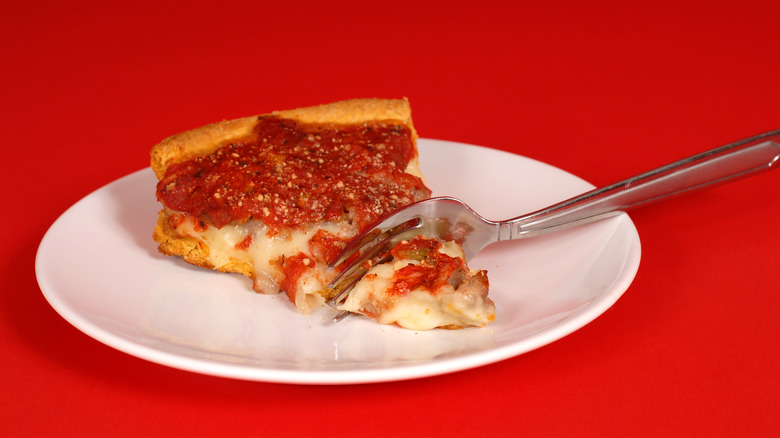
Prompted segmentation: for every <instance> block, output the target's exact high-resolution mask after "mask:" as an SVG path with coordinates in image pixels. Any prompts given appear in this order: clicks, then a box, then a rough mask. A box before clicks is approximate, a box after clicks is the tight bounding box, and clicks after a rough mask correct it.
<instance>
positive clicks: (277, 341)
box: [36, 139, 640, 384]
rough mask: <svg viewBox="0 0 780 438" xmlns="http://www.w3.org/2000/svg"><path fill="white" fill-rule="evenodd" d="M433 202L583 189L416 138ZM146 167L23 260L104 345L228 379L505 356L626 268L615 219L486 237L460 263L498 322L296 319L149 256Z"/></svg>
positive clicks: (305, 378)
mask: <svg viewBox="0 0 780 438" xmlns="http://www.w3.org/2000/svg"><path fill="white" fill-rule="evenodd" d="M419 150H420V162H421V163H422V171H423V173H424V174H425V175H426V179H427V181H428V184H429V186H430V187H431V188H432V189H433V192H434V195H435V196H440V195H450V196H455V197H457V198H460V199H462V200H464V201H465V202H466V203H468V204H469V205H471V206H472V207H473V208H474V209H475V210H477V211H478V212H480V213H481V214H482V215H483V216H485V217H487V218H489V219H508V218H511V217H515V216H518V215H520V214H523V213H526V212H530V211H533V210H537V209H539V208H542V207H544V206H546V205H549V204H552V203H555V202H558V201H561V200H564V199H566V198H569V197H571V196H574V195H577V194H579V193H582V192H584V191H587V190H590V189H591V188H592V186H591V185H590V184H588V183H587V182H585V181H583V180H581V179H579V178H577V177H575V176H573V175H571V174H569V173H566V172H564V171H562V170H559V169H557V168H554V167H552V166H549V165H546V164H544V163H540V162H538V161H534V160H531V159H528V158H525V157H522V156H519V155H513V154H509V153H506V152H501V151H497V150H493V149H488V148H482V147H478V146H471V145H465V144H461V143H453V142H446V141H439V140H428V139H420V140H419ZM156 182H157V180H156V178H155V177H154V174H153V173H152V171H151V170H150V169H145V170H141V171H138V172H136V173H133V174H131V175H128V176H126V177H124V178H122V179H119V180H117V181H115V182H113V183H111V184H108V185H106V186H105V187H103V188H101V189H99V190H97V191H95V192H94V193H92V194H90V195H89V196H87V197H85V198H84V199H82V200H81V201H79V202H78V203H76V204H75V205H73V206H72V207H71V208H70V209H68V211H66V212H65V213H64V214H63V215H62V216H61V217H60V218H59V219H58V220H57V221H56V222H55V223H54V224H53V225H52V226H51V228H50V229H49V231H48V232H47V233H46V235H45V236H44V238H43V240H42V242H41V245H40V248H39V250H38V255H37V259H36V273H37V276H38V282H39V284H40V286H41V290H42V291H43V294H44V295H45V297H46V299H47V300H48V301H49V303H50V304H51V305H52V306H53V307H54V309H55V310H56V311H57V312H59V314H60V315H62V316H63V317H64V318H65V319H66V320H67V321H68V322H70V323H71V324H73V325H74V326H75V327H76V328H78V329H79V330H81V331H83V332H84V333H86V334H88V335H89V336H92V337H93V338H95V339H97V340H98V341H100V342H103V343H105V344H107V345H109V346H111V347H113V348H116V349H118V350H121V351H124V352H126V353H128V354H131V355H134V356H137V357H140V358H143V359H146V360H149V361H152V362H156V363H159V364H163V365H167V366H171V367H175V368H179V369H184V370H189V371H193V372H198V373H203V374H209V375H215V376H223V377H231V378H237V379H246V380H257V381H268V382H286V383H305V384H347V383H366V382H380V381H392V380H401V379H411V378H419V377H424V376H432V375H437V374H442V373H449V372H453V371H458V370H464V369H468V368H472V367H476V366H480V365H485V364H489V363H493V362H496V361H499V360H503V359H506V358H509V357H513V356H516V355H519V354H522V353H525V352H527V351H530V350H532V349H535V348H538V347H541V346H543V345H545V344H548V343H550V342H553V341H555V340H557V339H560V338H561V337H563V336H566V335H567V334H569V333H572V332H573V331H575V330H577V329H579V328H580V327H582V326H584V325H585V324H587V323H588V322H590V321H592V320H593V319H595V318H596V317H598V316H599V315H600V314H601V313H603V312H604V311H605V310H606V309H608V308H609V307H610V306H611V305H612V304H613V303H614V302H615V301H616V300H617V299H618V298H619V297H620V296H621V295H622V294H623V292H625V290H626V289H627V288H628V286H629V284H630V283H631V281H632V280H633V278H634V275H635V274H636V271H637V269H638V267H639V259H640V244H639V236H638V235H637V232H636V228H635V227H634V225H633V223H632V222H631V220H630V219H629V218H628V216H627V215H625V214H624V215H619V216H616V217H613V218H611V219H607V220H604V221H601V222H597V223H592V224H588V225H584V226H581V227H579V228H574V229H568V230H564V231H560V232H557V233H553V234H548V235H544V236H539V237H535V238H530V239H525V240H518V241H512V242H500V243H498V244H495V245H492V246H490V247H488V248H487V249H485V250H483V252H482V253H480V254H479V255H478V256H477V257H475V258H474V259H473V260H472V261H471V262H470V265H471V267H472V268H481V269H487V271H488V277H489V279H490V296H491V298H492V299H493V300H494V301H495V303H496V307H497V311H496V321H495V322H493V323H491V324H489V325H488V326H486V327H484V328H481V329H477V328H469V329H464V330H433V331H427V332H418V331H410V330H405V329H401V328H398V327H394V326H383V325H379V324H376V323H374V322H371V321H368V320H367V319H365V318H361V317H350V318H347V319H346V320H344V321H342V322H340V323H337V324H334V323H333V322H331V318H332V316H333V315H334V311H332V310H331V309H329V308H324V309H322V310H319V311H317V312H316V313H314V314H312V315H308V316H303V315H300V314H298V313H296V311H295V309H294V308H293V306H292V305H291V304H290V303H289V302H287V299H286V297H285V296H284V295H276V296H266V295H259V294H256V293H253V292H252V288H251V281H250V280H249V279H247V278H245V277H243V276H240V275H233V274H223V273H218V272H213V271H208V270H204V269H200V268H196V267H193V266H190V265H188V264H186V263H183V262H182V261H181V260H179V259H177V258H174V257H166V256H163V255H161V254H159V253H158V252H157V247H156V243H155V242H154V241H152V238H151V234H152V228H153V227H154V224H155V221H156V215H157V211H158V210H159V209H160V206H159V204H158V203H157V201H156V199H155V196H154V190H155V184H156Z"/></svg>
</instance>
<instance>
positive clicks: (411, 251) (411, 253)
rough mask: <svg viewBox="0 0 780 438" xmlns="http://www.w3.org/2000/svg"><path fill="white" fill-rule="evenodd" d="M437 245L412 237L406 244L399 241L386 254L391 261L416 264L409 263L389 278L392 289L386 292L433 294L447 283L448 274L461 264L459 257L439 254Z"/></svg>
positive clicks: (431, 241)
mask: <svg viewBox="0 0 780 438" xmlns="http://www.w3.org/2000/svg"><path fill="white" fill-rule="evenodd" d="M441 247H442V244H441V242H439V241H438V240H434V239H427V238H424V237H422V236H416V237H415V238H414V239H412V240H409V241H402V242H399V243H398V244H397V245H395V246H394V247H393V249H392V250H391V251H390V254H392V255H393V257H394V258H395V259H401V260H403V259H407V260H415V261H419V262H420V263H409V264H408V265H406V266H405V267H403V268H401V269H399V270H398V271H396V272H395V274H394V275H393V287H392V288H391V289H390V290H389V291H388V292H389V293H392V294H397V295H407V294H408V293H409V292H411V291H413V290H414V289H417V288H418V287H423V288H425V289H426V290H429V291H431V292H433V293H434V294H435V293H436V292H437V291H439V290H440V289H441V287H442V286H444V285H445V284H449V279H450V277H452V274H453V273H454V272H455V271H457V270H458V268H462V266H463V265H464V264H465V263H464V261H463V259H461V258H459V257H450V256H449V255H447V254H444V253H442V252H439V249H440V248H441Z"/></svg>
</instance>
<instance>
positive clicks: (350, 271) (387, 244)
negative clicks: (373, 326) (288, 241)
mask: <svg viewBox="0 0 780 438" xmlns="http://www.w3.org/2000/svg"><path fill="white" fill-rule="evenodd" d="M421 224H422V219H420V218H418V217H416V218H413V219H410V220H408V221H406V222H404V223H402V224H400V225H396V226H394V227H392V228H389V229H387V230H384V231H380V229H379V228H377V227H374V228H371V229H369V230H367V231H364V232H363V233H361V234H360V235H358V236H357V237H355V239H353V240H352V242H351V243H350V244H349V245H347V247H346V248H344V250H343V251H341V253H339V254H338V255H337V256H336V257H335V258H334V260H333V261H331V263H330V267H333V266H338V265H339V264H341V263H344V261H346V260H349V259H351V258H353V257H354V256H355V255H358V257H357V258H355V259H354V260H352V261H351V262H350V263H349V264H348V265H347V266H346V267H344V269H343V270H342V271H341V273H339V275H337V276H336V278H334V279H333V281H331V282H330V284H328V287H329V288H331V289H333V290H334V291H335V295H334V296H333V297H332V298H331V299H329V300H328V304H329V305H330V306H332V307H336V306H338V305H339V304H340V303H342V302H343V301H344V300H346V299H347V296H349V293H350V292H351V291H352V289H353V288H354V287H355V284H357V282H358V281H360V279H361V278H363V275H365V273H366V272H367V271H368V269H370V268H371V266H373V265H375V264H379V263H386V262H389V261H390V260H392V256H390V255H389V250H390V249H391V248H392V246H393V245H394V244H395V243H396V241H397V240H400V237H401V236H402V235H405V234H406V233H408V232H409V231H412V230H414V229H415V228H418V227H419V226H420V225H421ZM342 313H343V312H342ZM342 313H340V314H339V315H337V316H336V318H334V320H340V319H343V318H344V316H346V315H342Z"/></svg>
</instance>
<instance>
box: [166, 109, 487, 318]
mask: <svg viewBox="0 0 780 438" xmlns="http://www.w3.org/2000/svg"><path fill="white" fill-rule="evenodd" d="M416 140H417V132H416V131H415V129H414V126H413V124H412V119H411V110H410V107H409V103H408V101H407V100H406V99H403V100H400V99H399V100H390V99H356V100H348V101H341V102H335V103H331V104H327V105H320V106H314V107H306V108H300V109H295V110H287V111H277V112H273V113H270V114H265V115H260V116H254V117H246V118H241V119H236V120H231V121H224V122H219V123H215V124H211V125H207V126H204V127H201V128H198V129H195V130H192V131H188V132H184V133H181V134H178V135H174V136H172V137H169V138H167V139H165V140H163V141H162V142H161V143H160V144H158V145H156V146H154V147H153V148H152V151H151V166H152V169H153V170H154V172H155V174H156V175H157V177H158V179H159V182H158V184H157V190H156V193H157V199H158V201H159V202H160V203H161V204H162V206H163V208H162V210H161V211H160V213H159V215H158V220H157V225H156V227H155V229H154V239H155V241H157V242H158V243H159V250H160V251H161V252H162V253H164V254H168V255H174V256H179V257H181V258H182V259H183V260H184V261H186V262H188V263H191V264H194V265H197V266H201V267H203V268H207V269H213V270H216V271H222V272H235V273H239V274H243V275H246V276H247V277H249V278H251V279H252V280H253V289H254V290H255V291H257V292H260V293H266V294H276V293H280V292H284V293H286V294H287V296H288V297H289V299H290V301H291V302H292V303H293V304H294V306H295V307H296V308H297V309H298V310H299V311H300V312H302V313H304V314H307V313H310V312H311V311H313V310H315V309H317V308H319V307H321V306H322V305H323V304H324V303H325V301H326V299H328V298H329V297H330V296H332V294H333V293H334V291H333V290H332V289H330V288H329V287H328V286H327V285H328V283H329V282H330V281H331V280H332V279H333V278H334V277H335V276H336V275H337V273H338V272H339V270H340V269H343V266H344V265H341V266H337V267H336V268H334V269H329V268H328V261H329V260H331V259H332V258H334V257H335V255H336V254H337V253H338V252H339V251H340V250H341V249H343V248H344V247H345V246H346V244H347V243H348V242H349V241H350V239H351V238H352V237H354V236H355V235H357V234H358V233H359V232H360V231H361V230H363V229H364V228H365V227H367V226H369V225H370V224H371V223H372V222H374V221H375V220H377V219H378V218H380V217H382V216H384V215H385V214H387V213H389V212H391V211H393V210H395V209H397V208H399V207H402V206H405V205H408V204H410V203H413V202H415V201H418V200H421V199H425V198H427V197H429V196H430V193H431V192H430V190H429V189H428V188H427V187H426V185H425V181H424V179H423V176H422V175H421V173H420V171H419V167H418V154H417V144H416ZM453 245H454V244H451V243H446V244H443V246H442V247H446V248H449V249H448V250H445V251H443V253H446V252H447V251H450V252H449V253H448V254H450V253H452V251H456V249H459V248H457V245H455V248H453V247H452V246H453ZM436 252H440V251H439V250H437V251H436ZM409 254H411V252H408V253H404V254H401V253H400V252H399V253H398V254H396V255H397V256H398V257H397V258H396V259H394V262H393V264H388V265H387V266H386V267H385V269H390V270H392V271H398V272H402V271H403V272H405V273H406V272H407V271H411V270H412V269H411V268H409V269H406V270H405V271H404V268H403V266H401V261H402V260H407V259H406V258H405V257H406V256H408V255H409ZM430 254H433V252H430ZM418 258H419V257H418ZM455 258H457V256H456V257H455ZM434 259H436V260H438V259H437V258H436V257H433V258H430V260H428V261H427V262H426V261H425V260H423V259H422V258H419V260H415V259H414V257H412V258H409V259H408V261H407V264H406V265H404V266H407V265H410V264H416V265H421V266H422V265H423V264H425V263H429V262H433V261H434ZM442 260H443V257H442ZM460 260H461V262H462V260H463V259H462V257H461V258H460ZM429 264H430V263H429ZM433 266H434V267H435V266H437V265H436V264H434V265H433ZM441 266H445V265H441ZM447 266H449V265H447ZM375 268H376V269H379V268H380V267H379V266H377V267H375ZM420 269H421V268H420ZM388 272H389V271H388ZM446 272H447V273H449V274H448V280H447V281H448V283H447V284H449V285H450V288H453V291H450V290H449V289H447V291H446V292H445V291H444V289H446V288H441V287H439V286H442V284H441V282H440V281H439V280H437V281H434V282H432V283H420V284H417V285H416V286H415V288H411V289H410V288H409V287H407V286H405V287H406V288H407V289H409V290H408V291H407V290H406V289H404V292H401V291H400V290H395V291H392V292H388V291H385V295H383V297H384V298H382V296H380V294H377V293H374V294H373V295H371V296H372V297H373V298H371V299H372V300H374V302H378V301H377V300H384V302H385V304H384V305H374V307H372V309H374V310H372V311H371V312H368V311H365V309H363V310H362V311H361V310H360V309H361V308H358V307H355V311H356V312H357V313H362V314H364V315H366V316H368V317H369V318H372V319H374V320H376V321H378V322H381V323H393V324H398V325H400V326H403V327H407V328H412V329H428V328H434V327H449V328H455V327H465V326H471V325H477V326H481V325H484V324H485V323H487V322H489V321H490V320H492V318H493V314H494V313H493V307H492V306H493V303H492V302H491V301H490V300H489V299H487V280H486V277H485V275H484V272H483V271H477V272H471V271H468V270H467V268H466V267H465V263H463V266H462V267H461V268H459V269H455V270H450V269H449V268H447V270H446ZM371 274H372V275H371V276H368V277H367V278H366V279H364V281H365V283H366V286H361V288H362V289H363V290H368V289H371V290H373V291H375V292H376V291H377V290H378V287H379V283H377V282H376V281H375V280H372V279H373V278H375V277H373V273H371ZM398 275H406V274H398ZM441 275H445V274H441ZM429 276H431V274H430V273H429ZM449 277H452V278H449ZM472 277H473V278H478V279H484V281H481V280H472V279H471V278H472ZM445 282H446V281H445ZM369 284H371V286H370V287H369V286H368V285H369ZM400 284H406V283H401V282H391V283H387V284H385V286H387V287H397V286H399V285H400ZM410 284H411V283H410ZM452 284H455V285H456V286H461V287H460V288H457V287H455V288H454V287H453V286H452ZM467 284H472V286H469V287H466V285H467ZM432 286H436V287H432ZM426 288H427V289H426ZM467 289H473V290H478V292H467ZM426 290H427V292H425V293H428V294H429V295H430V297H431V300H432V301H433V302H438V303H441V302H444V301H447V300H450V301H452V300H451V296H454V295H462V296H464V297H465V296H467V295H469V293H470V294H472V295H474V294H476V295H479V296H480V297H483V298H484V299H483V300H482V303H481V305H482V308H481V310H479V311H478V312H476V313H481V314H482V317H481V318H477V319H473V318H471V319H469V318H452V317H445V316H446V315H449V314H450V313H452V312H453V310H452V309H455V307H458V306H460V307H459V308H458V309H456V310H455V313H456V314H458V313H465V314H469V313H471V314H473V313H475V312H473V311H472V310H469V311H464V310H463V309H462V307H463V305H466V306H469V305H470V306H471V307H473V306H474V305H475V304H474V303H471V304H469V303H465V304H463V303H461V304H458V305H454V304H453V305H449V304H445V305H439V307H437V309H436V310H435V311H434V310H431V306H430V305H428V302H425V301H424V300H421V299H419V298H414V297H417V296H418V295H420V294H421V293H424V291H426ZM412 292H413V293H412ZM359 296H360V295H359ZM362 296H363V297H364V298H365V297H367V296H368V295H367V294H366V293H363V295H362ZM406 297H408V298H406ZM429 301H430V300H429ZM454 301H457V300H454ZM461 301H464V300H461ZM465 301H468V300H465ZM465 301H464V302H465ZM472 301H474V300H472ZM353 302H354V300H353ZM391 302H393V303H401V302H403V303H406V305H405V307H404V308H405V309H406V310H405V311H404V312H400V311H399V310H398V309H399V308H398V306H397V305H394V306H390V305H389V303H391ZM453 306H454V307H453ZM363 307H365V306H363ZM391 309H396V310H395V314H399V315H400V314H402V313H403V314H404V315H407V316H404V317H403V318H400V319H399V318H397V317H393V316H392V314H393V312H392V311H391ZM426 312H427V313H428V314H431V313H436V314H440V317H439V318H438V319H439V320H440V322H436V321H434V320H435V319H436V318H428V319H427V320H425V323H414V322H408V323H407V322H404V321H401V319H404V320H409V321H415V319H414V318H410V317H408V315H409V314H415V313H418V314H425V313H426ZM448 312H449V313H448ZM417 320H420V319H419V318H418V319H417ZM458 321H460V322H458Z"/></svg>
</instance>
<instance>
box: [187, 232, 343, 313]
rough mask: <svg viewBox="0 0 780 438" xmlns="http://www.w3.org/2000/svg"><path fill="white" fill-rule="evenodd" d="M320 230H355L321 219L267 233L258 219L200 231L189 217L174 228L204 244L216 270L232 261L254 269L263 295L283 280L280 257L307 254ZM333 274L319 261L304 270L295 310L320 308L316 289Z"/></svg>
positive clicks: (321, 301) (321, 300) (256, 285)
mask: <svg viewBox="0 0 780 438" xmlns="http://www.w3.org/2000/svg"><path fill="white" fill-rule="evenodd" d="M320 229H322V230H325V231H327V232H329V233H331V234H333V235H335V236H338V237H343V238H349V237H351V236H352V235H354V233H355V230H354V228H353V227H352V226H351V225H349V224H346V223H343V224H342V223H336V222H323V223H320V224H317V226H316V227H309V228H307V229H305V230H296V231H292V232H288V233H284V234H277V235H273V236H269V235H268V233H267V231H268V227H267V226H265V225H264V224H263V223H262V222H259V221H248V222H246V223H244V224H241V225H226V226H224V227H222V228H216V227H208V228H207V229H206V230H205V231H200V230H197V229H196V227H195V224H194V223H193V222H192V221H190V220H187V221H184V222H183V223H182V224H181V225H179V226H178V227H177V228H176V231H177V232H178V233H180V234H181V235H184V236H190V237H194V238H196V239H198V240H200V241H202V242H203V243H204V244H205V245H206V246H208V248H209V253H208V254H209V255H208V258H209V261H210V262H211V263H212V264H213V265H214V267H215V269H217V270H219V269H220V267H223V266H228V265H231V264H235V263H245V264H248V265H250V266H252V267H253V269H254V286H253V287H254V289H255V290H256V291H257V292H260V293H264V294H276V293H279V292H280V286H279V285H280V283H282V281H283V279H284V274H283V272H282V270H281V269H280V267H279V265H278V261H279V260H280V258H281V257H282V256H285V257H291V256H294V255H296V254H298V253H303V254H306V255H311V249H310V248H309V240H311V238H312V237H313V236H314V235H315V234H316V233H317V231H318V230H320ZM247 236H251V237H252V243H251V244H250V245H249V246H248V247H246V248H245V249H239V248H237V247H236V245H239V244H240V243H241V242H243V241H244V239H246V238H247ZM312 262H314V258H312ZM334 276H335V273H334V272H332V270H329V269H328V268H327V265H326V264H325V263H323V262H318V263H314V264H313V265H312V269H308V270H306V272H304V274H303V275H302V276H301V278H300V279H299V281H298V282H297V283H296V284H297V288H296V290H297V294H296V295H295V302H294V304H295V306H296V307H297V308H298V310H300V311H301V312H302V313H304V314H306V313H309V312H311V311H312V310H315V309H316V308H319V307H321V306H322V305H323V304H324V302H325V300H324V298H323V297H322V296H321V295H320V291H321V290H322V289H323V288H324V287H325V286H326V285H327V284H328V283H329V282H330V280H331V279H332V278H333V277H334Z"/></svg>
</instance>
